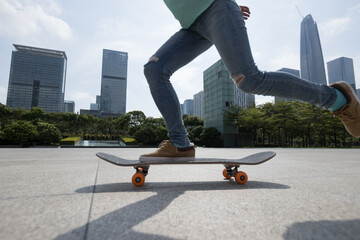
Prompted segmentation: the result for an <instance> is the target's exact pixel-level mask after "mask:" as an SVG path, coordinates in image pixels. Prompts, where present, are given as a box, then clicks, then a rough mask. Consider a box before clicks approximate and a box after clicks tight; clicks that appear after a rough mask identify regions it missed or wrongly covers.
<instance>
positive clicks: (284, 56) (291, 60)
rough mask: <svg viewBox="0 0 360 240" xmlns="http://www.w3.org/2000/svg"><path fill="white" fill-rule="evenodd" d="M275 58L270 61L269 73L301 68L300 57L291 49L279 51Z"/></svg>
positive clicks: (284, 48)
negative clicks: (282, 69)
mask: <svg viewBox="0 0 360 240" xmlns="http://www.w3.org/2000/svg"><path fill="white" fill-rule="evenodd" d="M274 56H276V57H274V58H272V59H271V60H270V61H269V64H270V69H268V70H269V71H270V70H271V71H276V70H278V69H280V68H284V67H286V68H293V69H297V70H299V68H300V56H299V53H298V52H295V50H294V49H291V48H289V47H283V48H281V49H279V53H277V54H274Z"/></svg>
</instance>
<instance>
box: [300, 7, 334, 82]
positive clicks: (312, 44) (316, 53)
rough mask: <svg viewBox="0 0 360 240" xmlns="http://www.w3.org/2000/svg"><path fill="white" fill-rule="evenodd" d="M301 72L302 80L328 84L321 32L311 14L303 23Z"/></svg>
mask: <svg viewBox="0 0 360 240" xmlns="http://www.w3.org/2000/svg"><path fill="white" fill-rule="evenodd" d="M300 72H301V78H304V79H306V80H309V81H310V82H314V83H318V84H327V83H326V74H325V64H324V58H323V53H322V49H321V43H320V37H319V31H318V28H317V25H316V22H315V21H314V19H313V18H312V16H311V15H310V14H309V15H307V16H306V17H305V18H304V19H303V21H302V22H301V39H300Z"/></svg>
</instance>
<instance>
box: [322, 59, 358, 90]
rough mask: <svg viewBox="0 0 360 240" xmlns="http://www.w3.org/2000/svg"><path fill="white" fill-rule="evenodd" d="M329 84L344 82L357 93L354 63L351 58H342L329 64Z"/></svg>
mask: <svg viewBox="0 0 360 240" xmlns="http://www.w3.org/2000/svg"><path fill="white" fill-rule="evenodd" d="M327 68H328V77H329V84H331V83H334V82H338V81H344V82H347V83H348V84H350V85H351V87H352V88H353V89H354V90H355V91H356V85H355V73H354V63H353V60H352V59H351V58H346V57H340V58H337V59H334V60H332V61H330V62H328V63H327Z"/></svg>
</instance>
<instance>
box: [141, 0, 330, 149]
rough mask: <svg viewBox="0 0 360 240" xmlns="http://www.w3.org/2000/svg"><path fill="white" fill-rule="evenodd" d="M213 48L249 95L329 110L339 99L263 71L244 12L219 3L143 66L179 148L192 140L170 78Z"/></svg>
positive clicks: (288, 76) (307, 84) (289, 77)
mask: <svg viewBox="0 0 360 240" xmlns="http://www.w3.org/2000/svg"><path fill="white" fill-rule="evenodd" d="M212 45H215V47H216V49H217V51H218V52H219V54H220V56H221V59H222V60H223V62H224V64H225V66H226V67H227V69H228V71H229V72H230V74H231V76H232V78H233V80H234V82H235V83H236V84H237V85H238V87H239V88H240V89H241V90H243V91H244V92H246V93H252V94H260V95H269V96H278V97H283V98H290V99H296V100H301V101H304V102H308V103H311V104H315V105H318V106H322V107H325V108H326V107H329V106H331V105H332V104H333V103H334V102H335V100H336V96H337V95H336V92H335V90H334V89H333V88H330V87H328V86H326V85H318V84H314V83H311V82H309V81H306V80H303V79H301V78H298V77H296V76H294V75H291V74H287V73H283V72H262V71H260V70H259V69H258V68H257V66H256V64H255V62H254V59H253V57H252V53H251V49H250V44H249V40H248V36H247V30H246V27H245V22H244V19H243V15H242V13H241V11H240V9H239V7H238V6H237V5H236V4H235V3H234V2H233V1H231V0H216V1H214V3H213V4H212V5H211V6H210V7H209V8H208V9H207V10H206V11H205V12H203V13H202V14H201V15H200V16H199V17H198V19H197V20H196V21H195V22H194V23H193V24H192V25H191V27H190V28H189V29H181V30H180V31H178V32H177V33H175V34H174V35H173V36H172V37H171V38H170V39H169V40H168V41H167V42H165V44H164V45H163V46H161V48H160V49H159V50H158V51H157V52H156V53H155V54H154V55H153V56H152V57H151V58H150V60H149V62H148V63H147V64H146V65H145V66H144V74H145V77H146V79H147V81H148V84H149V87H150V91H151V94H152V96H153V98H154V101H155V103H156V105H157V107H158V109H159V111H160V113H161V114H162V116H163V117H164V119H165V122H166V126H167V130H168V132H169V137H170V139H171V140H172V142H173V143H175V144H178V145H183V146H187V145H189V144H190V141H189V139H188V137H187V131H186V128H185V126H184V124H183V121H182V116H181V110H180V103H179V100H178V97H177V95H176V92H175V90H174V88H173V86H172V84H171V82H170V77H171V75H172V74H173V73H174V72H175V71H177V70H178V69H180V68H181V67H183V66H185V65H186V64H187V63H189V62H191V61H192V60H193V59H195V58H196V57H197V56H199V55H200V54H202V53H203V52H205V51H206V50H207V49H209V48H210V47H211V46H212Z"/></svg>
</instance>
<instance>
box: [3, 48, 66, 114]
mask: <svg viewBox="0 0 360 240" xmlns="http://www.w3.org/2000/svg"><path fill="white" fill-rule="evenodd" d="M14 47H15V48H16V50H17V51H13V52H12V57H11V66H10V76H9V88H8V94H7V100H6V105H7V106H9V107H12V108H23V109H31V108H32V107H39V108H42V109H44V111H46V112H63V110H64V95H65V83H66V65H67V57H66V54H65V52H63V51H57V50H50V49H43V48H35V47H29V46H22V45H17V44H14Z"/></svg>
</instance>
